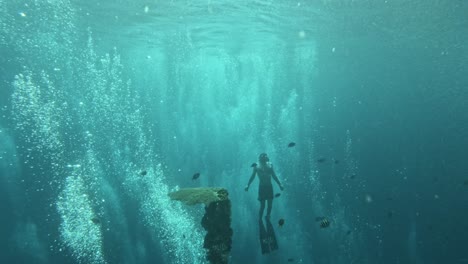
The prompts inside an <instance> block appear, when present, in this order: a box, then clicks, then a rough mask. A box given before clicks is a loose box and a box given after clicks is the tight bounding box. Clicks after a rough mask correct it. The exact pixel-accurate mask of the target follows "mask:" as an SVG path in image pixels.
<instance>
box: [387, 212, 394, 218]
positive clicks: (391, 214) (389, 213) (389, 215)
mask: <svg viewBox="0 0 468 264" xmlns="http://www.w3.org/2000/svg"><path fill="white" fill-rule="evenodd" d="M387 217H388V218H389V219H391V218H392V217H393V212H392V211H389V212H388V213H387Z"/></svg>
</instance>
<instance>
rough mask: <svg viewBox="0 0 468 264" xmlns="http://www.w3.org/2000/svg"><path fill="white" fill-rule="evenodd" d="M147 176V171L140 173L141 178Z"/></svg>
mask: <svg viewBox="0 0 468 264" xmlns="http://www.w3.org/2000/svg"><path fill="white" fill-rule="evenodd" d="M146 174H148V172H147V171H145V170H144V171H141V172H140V175H141V176H145V175H146Z"/></svg>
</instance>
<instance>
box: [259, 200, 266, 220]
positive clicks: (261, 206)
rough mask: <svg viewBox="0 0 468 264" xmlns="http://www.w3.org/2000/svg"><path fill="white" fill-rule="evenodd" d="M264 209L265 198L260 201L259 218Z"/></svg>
mask: <svg viewBox="0 0 468 264" xmlns="http://www.w3.org/2000/svg"><path fill="white" fill-rule="evenodd" d="M264 210H265V200H262V201H260V212H259V213H260V216H259V219H262V216H263V211H264Z"/></svg>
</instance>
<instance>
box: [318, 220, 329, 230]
mask: <svg viewBox="0 0 468 264" xmlns="http://www.w3.org/2000/svg"><path fill="white" fill-rule="evenodd" d="M329 226H330V221H329V220H328V219H326V218H325V219H323V220H322V221H320V228H327V227H329Z"/></svg>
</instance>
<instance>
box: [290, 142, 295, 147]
mask: <svg viewBox="0 0 468 264" xmlns="http://www.w3.org/2000/svg"><path fill="white" fill-rule="evenodd" d="M294 146H296V143H294V142H291V143H289V144H288V148H292V147H294Z"/></svg>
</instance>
